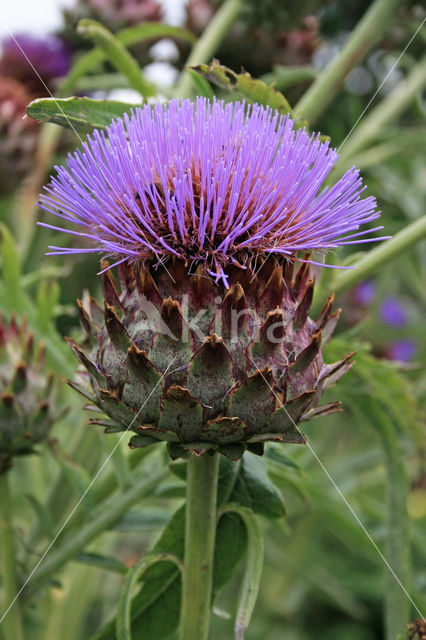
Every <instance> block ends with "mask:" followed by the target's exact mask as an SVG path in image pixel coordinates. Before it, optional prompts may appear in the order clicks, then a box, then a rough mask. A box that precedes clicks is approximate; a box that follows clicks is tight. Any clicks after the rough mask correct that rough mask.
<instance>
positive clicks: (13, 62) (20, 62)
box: [0, 33, 71, 90]
mask: <svg viewBox="0 0 426 640" xmlns="http://www.w3.org/2000/svg"><path fill="white" fill-rule="evenodd" d="M1 47H2V56H1V59H0V73H1V74H2V75H7V76H12V77H13V78H15V79H16V80H19V81H20V82H22V83H23V84H25V85H30V88H32V89H34V85H37V86H38V84H39V83H40V79H37V77H36V74H35V73H34V69H36V70H37V73H38V74H39V75H40V77H41V79H42V81H43V82H44V83H46V84H47V85H48V86H49V82H50V81H51V80H52V79H53V78H60V77H62V76H64V75H65V74H66V73H68V70H69V68H70V66H71V53H70V51H69V50H68V48H67V46H66V45H65V43H64V42H63V41H62V40H61V39H60V38H58V37H57V36H53V35H46V36H43V37H39V36H33V35H30V34H28V33H19V34H16V35H13V36H10V37H8V38H5V39H4V40H3V41H2V45H1ZM44 89H45V88H44ZM34 90H35V89H34Z"/></svg>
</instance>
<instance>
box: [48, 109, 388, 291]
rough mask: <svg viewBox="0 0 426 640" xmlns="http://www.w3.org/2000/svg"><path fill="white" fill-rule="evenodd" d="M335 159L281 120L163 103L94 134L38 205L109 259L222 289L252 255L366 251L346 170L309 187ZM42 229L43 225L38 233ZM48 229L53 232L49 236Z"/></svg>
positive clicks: (265, 112)
mask: <svg viewBox="0 0 426 640" xmlns="http://www.w3.org/2000/svg"><path fill="white" fill-rule="evenodd" d="M337 157H338V154H337V152H336V151H335V150H333V149H332V148H330V147H329V144H328V143H327V142H321V141H320V140H319V138H318V135H316V134H313V135H308V133H306V131H304V130H302V129H299V130H295V128H294V122H293V120H292V119H291V118H290V117H288V116H287V117H282V116H280V115H279V114H278V113H276V112H273V111H272V110H270V109H269V108H264V107H261V106H258V105H253V106H250V107H247V105H245V104H244V103H234V104H224V103H223V102H221V101H214V102H213V103H209V102H208V101H207V100H205V99H203V98H199V99H198V100H197V102H196V104H195V106H194V105H193V103H191V102H190V101H188V100H183V101H179V100H172V101H170V102H169V103H168V104H167V105H164V104H159V103H158V104H156V105H155V106H153V107H152V106H149V105H147V106H145V107H143V108H142V109H136V110H135V112H134V113H133V115H132V116H131V117H128V116H125V117H124V119H123V120H117V121H115V122H113V123H112V124H111V125H110V126H109V127H108V128H107V130H106V132H105V133H104V132H102V131H95V132H94V133H93V135H92V136H89V137H88V139H87V141H86V142H85V143H84V144H83V148H82V150H78V151H76V152H75V154H74V155H70V156H69V158H68V164H67V166H66V167H64V166H62V167H57V176H56V177H54V178H52V181H51V183H50V185H49V186H48V187H47V188H46V191H47V193H45V194H44V195H43V196H42V200H41V205H42V207H43V208H44V209H46V210H48V211H51V212H52V213H54V214H55V215H57V216H59V217H61V218H63V219H64V220H66V221H68V222H71V223H74V224H76V225H77V226H78V230H71V231H70V230H68V229H60V230H62V231H66V232H67V233H72V234H74V235H78V236H83V237H85V238H88V239H89V240H91V241H92V242H93V243H94V246H93V247H92V248H89V249H88V248H84V249H83V248H81V249H76V248H67V247H51V249H52V253H78V252H79V251H93V252H101V253H106V254H108V255H110V256H113V257H114V258H115V259H116V260H117V262H124V261H127V262H129V263H138V262H141V263H142V264H143V263H145V262H146V261H151V260H156V261H157V262H158V263H162V262H164V261H165V260H167V258H169V257H172V256H175V257H176V258H178V259H181V260H183V261H184V262H185V264H186V265H187V267H188V268H189V270H191V268H192V267H194V268H195V267H196V266H198V265H200V264H201V265H202V267H203V270H204V272H205V273H206V274H207V273H208V274H210V275H212V276H214V277H215V278H216V279H217V280H219V279H222V280H223V281H224V282H226V268H227V267H229V266H231V265H240V266H242V267H243V268H246V267H247V266H248V264H249V263H250V262H252V261H253V260H256V259H257V258H258V257H259V256H267V255H268V254H275V255H276V256H286V257H289V258H294V257H295V256H296V254H297V252H299V251H308V252H310V251H312V250H327V249H333V248H336V247H338V246H339V245H347V244H355V243H360V242H370V241H372V240H373V239H375V240H377V239H379V238H371V237H366V236H369V235H370V234H371V233H372V232H373V231H375V230H376V229H380V228H381V227H376V229H368V230H363V231H358V229H359V227H360V226H361V225H363V224H365V223H368V222H371V221H372V220H374V219H376V218H377V217H378V215H379V213H378V212H377V211H376V209H375V199H374V198H373V197H366V198H362V197H361V193H362V191H363V186H362V180H361V178H360V177H359V173H358V171H356V170H355V169H351V170H349V171H348V172H347V173H346V174H345V175H344V176H343V177H342V178H341V179H340V180H339V181H338V182H337V184H335V185H334V186H332V187H324V188H322V189H321V187H322V185H323V183H324V181H325V179H326V178H327V176H328V175H329V173H330V171H331V169H332V168H333V165H334V164H335V162H336V160H337ZM45 226H48V227H49V226H50V225H45ZM52 228H54V229H56V228H57V227H52Z"/></svg>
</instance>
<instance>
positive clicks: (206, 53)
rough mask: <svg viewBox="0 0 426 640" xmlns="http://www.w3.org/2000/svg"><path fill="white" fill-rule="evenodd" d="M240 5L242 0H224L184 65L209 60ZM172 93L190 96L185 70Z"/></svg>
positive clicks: (236, 14)
mask: <svg viewBox="0 0 426 640" xmlns="http://www.w3.org/2000/svg"><path fill="white" fill-rule="evenodd" d="M241 7H242V0H225V2H224V3H223V4H222V6H221V8H220V9H219V11H218V12H217V13H216V15H215V16H214V18H213V19H212V20H211V22H210V24H209V26H208V27H207V29H206V30H205V31H204V33H203V35H202V36H201V38H200V39H199V40H198V42H197V44H196V45H195V46H194V48H193V49H192V51H191V53H190V54H189V57H188V59H187V61H186V63H185V66H186V67H193V66H194V65H197V64H203V63H204V62H209V61H210V60H211V58H212V57H213V56H214V54H215V52H216V51H217V48H218V47H219V45H220V43H221V42H222V40H223V39H224V38H225V36H226V34H227V33H228V31H229V29H230V28H231V26H232V23H233V22H234V21H235V19H236V18H237V16H238V14H239V12H240V10H241ZM174 94H175V95H176V96H178V97H184V98H185V97H188V96H191V94H192V81H191V77H190V75H189V73H188V72H187V71H183V73H182V75H181V77H180V80H179V82H178V84H177V86H176V89H175V91H174Z"/></svg>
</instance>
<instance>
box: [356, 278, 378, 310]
mask: <svg viewBox="0 0 426 640" xmlns="http://www.w3.org/2000/svg"><path fill="white" fill-rule="evenodd" d="M375 295H376V287H375V284H374V281H373V280H364V282H360V284H359V285H358V286H357V287H356V288H355V289H354V296H355V299H356V301H357V303H358V304H359V305H361V306H362V307H368V305H369V304H371V303H372V302H373V300H374V296H375Z"/></svg>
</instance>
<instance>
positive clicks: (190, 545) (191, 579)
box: [179, 454, 219, 640]
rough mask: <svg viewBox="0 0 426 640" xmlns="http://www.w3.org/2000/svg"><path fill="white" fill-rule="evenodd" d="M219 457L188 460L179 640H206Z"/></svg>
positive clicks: (208, 623) (208, 621)
mask: <svg viewBox="0 0 426 640" xmlns="http://www.w3.org/2000/svg"><path fill="white" fill-rule="evenodd" d="M218 477H219V455H217V454H215V455H213V456H210V455H203V456H199V457H197V456H191V457H190V458H189V459H188V470H187V480H186V483H187V484H186V500H187V501H186V521H185V555H184V571H183V584H182V604H181V617H180V625H179V640H207V639H208V635H209V626H210V615H211V606H212V602H211V599H212V581H213V559H214V544H215V535H216V500H217V484H218Z"/></svg>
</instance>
